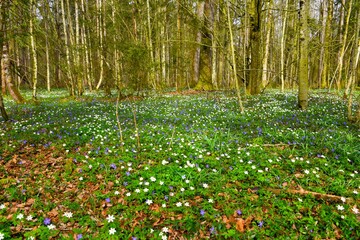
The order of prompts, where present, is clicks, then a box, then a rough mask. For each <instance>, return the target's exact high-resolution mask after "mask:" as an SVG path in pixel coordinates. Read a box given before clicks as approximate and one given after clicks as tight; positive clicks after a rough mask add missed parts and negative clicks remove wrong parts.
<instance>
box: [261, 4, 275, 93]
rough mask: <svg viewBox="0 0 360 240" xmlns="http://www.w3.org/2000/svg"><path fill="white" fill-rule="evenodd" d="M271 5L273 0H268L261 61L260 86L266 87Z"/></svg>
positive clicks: (267, 81) (267, 80)
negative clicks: (263, 49)
mask: <svg viewBox="0 0 360 240" xmlns="http://www.w3.org/2000/svg"><path fill="white" fill-rule="evenodd" d="M272 5H273V0H269V2H268V6H267V9H268V10H267V11H268V15H267V22H266V41H265V52H264V58H263V63H262V69H263V72H262V81H261V82H262V87H263V88H266V86H267V85H268V83H269V77H268V76H269V70H268V61H269V55H270V37H271V30H272V25H273V23H272V22H273V20H272V19H273V18H272Z"/></svg>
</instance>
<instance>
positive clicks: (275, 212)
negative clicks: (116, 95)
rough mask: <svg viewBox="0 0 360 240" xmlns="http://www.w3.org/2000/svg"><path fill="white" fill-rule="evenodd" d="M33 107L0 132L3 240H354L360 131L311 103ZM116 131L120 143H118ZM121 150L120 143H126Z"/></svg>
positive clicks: (340, 114) (189, 98)
mask: <svg viewBox="0 0 360 240" xmlns="http://www.w3.org/2000/svg"><path fill="white" fill-rule="evenodd" d="M65 96H66V92H65V91H55V92H53V93H51V94H47V93H45V92H42V93H40V94H39V100H40V101H39V102H37V103H36V104H35V103H27V104H22V105H15V104H14V103H12V101H10V99H7V98H5V104H6V107H7V111H8V114H9V116H10V118H11V121H10V122H8V123H4V122H2V119H1V118H0V121H1V122H0V239H51V238H52V239H203V238H210V239H248V238H255V239H275V238H276V239H359V237H360V212H359V211H360V210H359V209H360V195H359V192H360V178H359V172H360V169H359V166H360V152H359V151H360V131H359V128H358V127H357V126H355V125H352V124H351V123H349V122H347V120H346V118H345V115H346V114H345V109H346V102H345V101H344V100H342V99H341V98H339V97H337V96H335V95H329V94H324V93H317V92H312V93H311V98H310V101H309V109H308V110H307V111H300V110H298V109H297V107H296V101H297V96H296V93H295V92H286V93H279V92H276V91H270V92H269V93H265V94H262V95H260V96H256V97H247V98H246V99H245V101H244V106H245V113H243V114H241V113H240V112H239V110H238V109H239V108H238V106H237V100H236V98H235V96H234V95H231V94H229V93H222V92H214V93H207V94H205V93H193V92H192V93H189V94H163V95H161V96H154V97H148V98H145V99H142V100H138V101H130V100H129V99H128V100H124V101H121V102H120V103H119V104H118V113H119V114H118V120H117V117H116V102H114V101H103V100H102V99H101V98H98V97H97V96H95V95H91V94H90V95H88V96H87V97H86V98H83V99H81V100H76V99H68V98H66V97H65ZM119 126H121V131H120V129H119ZM121 137H122V139H123V142H121Z"/></svg>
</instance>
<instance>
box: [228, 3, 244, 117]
mask: <svg viewBox="0 0 360 240" xmlns="http://www.w3.org/2000/svg"><path fill="white" fill-rule="evenodd" d="M226 3H227V7H226V10H227V19H228V28H229V33H230V48H231V60H232V65H233V77H234V81H235V86H236V94H237V97H238V102H239V108H240V112H241V113H243V112H244V107H243V104H242V100H241V95H240V87H239V82H238V78H237V70H236V58H235V49H234V38H233V33H232V23H231V17H230V10H229V9H230V2H229V0H227V2H226Z"/></svg>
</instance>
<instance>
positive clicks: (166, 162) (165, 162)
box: [161, 160, 169, 165]
mask: <svg viewBox="0 0 360 240" xmlns="http://www.w3.org/2000/svg"><path fill="white" fill-rule="evenodd" d="M168 163H169V162H168V161H166V160H162V162H161V164H162V165H166V164H168Z"/></svg>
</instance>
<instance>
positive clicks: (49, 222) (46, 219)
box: [44, 218, 51, 226]
mask: <svg viewBox="0 0 360 240" xmlns="http://www.w3.org/2000/svg"><path fill="white" fill-rule="evenodd" d="M50 224H51V219H50V218H45V219H44V225H46V226H47V225H50Z"/></svg>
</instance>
